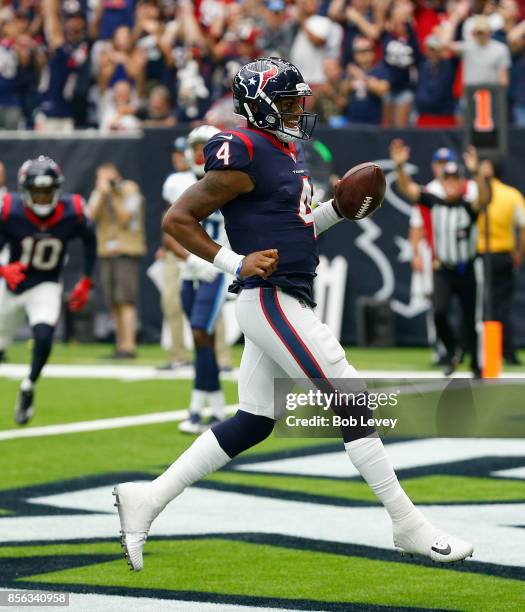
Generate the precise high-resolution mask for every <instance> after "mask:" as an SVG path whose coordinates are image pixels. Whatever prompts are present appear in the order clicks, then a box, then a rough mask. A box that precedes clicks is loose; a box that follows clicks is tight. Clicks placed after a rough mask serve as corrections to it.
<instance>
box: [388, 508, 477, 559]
mask: <svg viewBox="0 0 525 612" xmlns="http://www.w3.org/2000/svg"><path fill="white" fill-rule="evenodd" d="M406 523H407V522H406V521H403V522H401V523H393V528H394V546H395V547H396V550H398V551H399V552H400V553H401V554H409V555H421V556H423V557H427V558H429V559H431V560H432V561H436V562H437V563H453V562H454V561H462V560H463V559H466V558H467V557H472V553H473V552H474V546H473V545H472V544H471V543H470V542H465V541H464V540H460V539H459V538H456V537H454V536H451V535H449V534H448V533H445V532H444V531H440V530H438V529H436V528H435V527H434V526H433V525H432V524H431V523H429V522H428V521H427V520H425V519H424V518H423V517H421V520H420V521H417V522H416V524H414V521H410V523H411V524H410V525H408V524H406Z"/></svg>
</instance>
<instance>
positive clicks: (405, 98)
mask: <svg viewBox="0 0 525 612" xmlns="http://www.w3.org/2000/svg"><path fill="white" fill-rule="evenodd" d="M413 11H414V8H413V5H412V3H411V2H409V1H408V0H398V1H396V2H392V3H391V4H390V5H389V7H388V10H387V13H386V22H385V29H384V31H383V33H382V34H381V46H382V49H383V61H384V63H385V66H386V69H387V70H388V74H389V78H388V80H389V82H390V92H389V95H388V98H387V101H386V105H385V114H384V119H385V123H386V124H387V125H393V126H396V127H404V126H406V125H408V122H409V119H410V113H411V112H412V105H413V103H414V90H415V83H416V79H417V65H418V63H419V60H420V57H421V53H420V50H419V43H418V41H417V36H416V33H415V30H414V28H413V25H412V17H413Z"/></svg>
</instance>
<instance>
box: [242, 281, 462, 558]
mask: <svg viewBox="0 0 525 612" xmlns="http://www.w3.org/2000/svg"><path fill="white" fill-rule="evenodd" d="M237 318H238V321H239V325H240V327H241V329H242V331H243V332H244V335H245V337H247V338H249V339H250V340H251V341H252V342H253V343H254V344H256V345H257V346H258V347H259V348H260V349H262V351H263V352H264V353H265V354H266V355H267V356H269V357H270V358H271V359H272V360H273V361H274V362H275V363H276V364H278V365H279V366H280V367H281V368H282V370H283V371H285V372H286V374H287V375H288V376H289V377H291V378H298V379H303V380H304V379H310V380H312V379H321V380H322V381H328V380H330V379H340V380H341V381H343V380H344V381H345V382H343V383H342V384H343V385H348V388H346V387H345V388H339V387H338V389H337V390H339V391H347V392H348V390H352V391H353V392H355V391H356V387H357V386H358V381H359V376H358V374H357V372H356V370H355V369H354V368H353V367H352V366H351V365H350V364H349V363H348V361H347V359H346V356H345V352H344V349H343V347H342V346H341V345H340V343H339V341H338V340H337V338H336V337H335V336H334V334H333V333H332V332H331V330H330V329H329V328H328V327H327V326H326V325H325V324H323V323H322V322H321V321H320V319H319V318H318V317H317V315H316V314H315V313H314V312H313V310H312V309H310V308H309V307H307V306H305V305H304V304H302V303H301V302H300V301H299V300H297V299H296V298H294V297H291V296H289V295H287V294H285V293H283V292H281V291H280V290H273V289H252V290H244V291H243V292H242V294H241V295H240V296H239V299H238V301H237ZM325 384H327V385H330V383H329V382H326V383H325ZM275 416H276V417H277V418H278V417H279V415H278V414H276V415H275ZM342 433H343V438H344V442H345V449H346V452H347V454H348V456H349V458H350V460H351V461H352V463H353V464H354V466H355V467H356V468H357V470H358V471H359V472H360V474H361V476H362V477H363V478H364V479H365V481H366V482H367V483H368V485H369V486H370V488H371V489H372V490H373V491H374V493H375V494H376V495H377V497H378V498H379V499H380V501H381V502H382V503H383V505H384V507H385V508H386V510H387V512H388V513H389V515H390V518H391V519H392V524H393V530H394V544H395V545H396V547H397V548H398V549H400V550H404V551H406V552H408V553H417V554H421V555H425V556H427V557H430V558H431V559H433V560H435V561H441V562H450V561H456V560H458V559H463V558H465V557H467V556H469V555H471V554H472V550H473V548H472V545H471V544H470V543H468V542H463V541H461V540H459V539H458V538H454V537H452V536H449V535H447V534H445V533H443V532H442V531H440V530H438V529H436V528H435V527H433V526H432V525H431V524H430V523H428V521H427V520H426V519H425V518H424V516H423V515H422V513H421V512H420V511H419V510H418V509H417V508H415V507H414V505H413V504H412V502H411V501H410V499H409V498H408V496H407V495H406V493H405V492H404V490H403V489H402V487H401V485H400V484H399V481H398V479H397V476H396V474H395V472H394V468H393V466H392V463H391V461H390V459H389V458H388V456H387V454H386V452H385V449H384V446H383V444H382V442H381V440H380V439H379V437H378V436H377V434H376V433H375V432H373V431H371V430H369V429H367V428H366V427H364V428H363V427H357V428H346V429H344V430H343V431H342Z"/></svg>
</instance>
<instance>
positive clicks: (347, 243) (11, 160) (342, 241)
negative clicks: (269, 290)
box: [0, 127, 525, 346]
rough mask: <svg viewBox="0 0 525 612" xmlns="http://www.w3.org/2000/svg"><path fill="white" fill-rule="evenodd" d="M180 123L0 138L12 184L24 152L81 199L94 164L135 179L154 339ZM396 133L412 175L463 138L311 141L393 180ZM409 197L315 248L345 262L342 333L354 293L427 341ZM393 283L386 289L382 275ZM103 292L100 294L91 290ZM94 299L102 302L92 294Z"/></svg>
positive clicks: (510, 168) (524, 283)
mask: <svg viewBox="0 0 525 612" xmlns="http://www.w3.org/2000/svg"><path fill="white" fill-rule="evenodd" d="M187 131H188V130H187V129H186V128H183V127H177V128H173V129H170V130H164V129H160V130H147V131H145V133H144V134H143V136H137V137H129V136H122V137H119V136H112V137H110V138H104V137H99V136H98V135H97V134H96V133H95V134H93V133H88V134H74V135H71V136H69V135H63V136H62V135H61V136H60V137H53V138H51V137H47V138H46V137H42V136H40V135H27V134H25V135H24V136H23V137H19V138H12V139H11V138H7V137H5V135H6V132H4V137H3V138H1V139H0V160H2V161H3V162H4V163H5V165H6V168H7V179H8V187H9V189H12V190H13V189H16V172H17V169H18V167H19V166H20V164H21V163H22V162H23V161H24V160H25V159H27V158H30V157H36V156H37V155H40V154H44V155H49V156H51V157H53V158H54V159H55V160H56V161H57V162H58V163H59V164H60V165H61V167H62V169H63V171H64V174H65V177H66V183H65V190H67V191H75V192H78V193H81V194H82V195H83V196H84V197H85V198H86V199H87V198H88V197H89V194H90V192H91V190H92V188H93V185H94V178H95V171H96V168H97V166H98V165H99V164H101V163H103V162H105V161H112V162H113V163H115V164H116V165H117V166H118V168H119V169H120V171H121V173H122V175H123V176H124V177H125V178H130V179H133V180H135V181H137V182H138V183H139V185H140V186H141V189H142V192H143V194H144V196H145V198H146V213H147V214H146V233H147V242H148V255H147V257H146V258H145V260H144V265H143V271H142V280H141V303H140V320H141V330H142V333H141V336H142V338H143V339H144V340H151V341H156V340H158V338H159V333H160V325H161V312H160V305H159V295H158V293H157V291H156V289H155V288H154V287H153V285H152V283H151V281H150V280H149V279H148V278H147V277H146V275H145V270H146V268H147V266H149V265H150V264H151V262H152V261H153V259H154V255H155V251H156V250H157V248H158V246H159V244H160V220H161V217H162V213H163V209H164V204H163V202H162V198H161V187H162V183H163V181H164V179H165V178H166V176H167V175H168V174H169V173H170V171H171V162H170V144H171V142H172V141H173V139H174V138H175V137H176V136H179V135H181V134H186V133H187ZM394 137H401V138H403V139H404V140H405V141H406V142H407V143H408V144H409V146H410V148H411V163H412V164H413V167H412V172H413V173H414V176H415V178H416V180H417V181H418V182H421V183H425V182H426V181H428V180H429V179H430V178H431V171H430V159H431V156H432V153H433V151H434V150H435V149H436V148H438V147H440V146H449V147H452V148H455V149H457V150H460V148H461V146H462V142H463V133H462V131H461V130H420V129H407V130H378V129H376V128H366V127H363V128H353V129H341V130H331V129H326V128H325V129H322V128H320V129H318V130H317V131H316V139H317V140H320V141H321V142H323V143H324V144H325V145H327V147H328V148H329V149H330V151H331V152H332V162H331V163H332V165H333V170H334V172H336V173H338V174H340V175H342V174H344V172H346V170H348V168H350V167H351V166H353V165H355V164H358V163H361V162H363V161H376V162H378V163H380V164H381V165H382V166H383V168H384V169H385V172H386V173H387V178H390V179H391V178H393V175H392V174H391V173H390V170H391V166H389V161H388V145H389V143H390V141H391V140H392V138H394ZM524 168H525V130H523V129H522V130H520V129H513V130H511V131H510V133H509V154H508V157H507V158H506V159H505V160H504V175H503V180H504V181H505V182H508V183H510V184H512V185H514V186H516V187H517V188H519V189H520V190H521V191H522V192H523V193H525V170H524ZM407 211H408V209H407V205H406V203H404V202H403V201H402V200H401V199H400V198H399V197H398V196H397V195H396V193H395V190H394V191H393V190H392V189H389V190H388V191H387V197H386V199H385V202H384V204H383V206H382V207H381V209H380V210H379V211H378V212H377V213H376V214H375V215H374V216H373V217H372V218H371V221H372V223H365V224H363V223H359V224H356V223H345V224H340V225H338V226H337V227H335V228H334V229H333V230H331V231H330V233H329V235H325V236H321V237H320V250H321V253H323V254H325V255H326V256H327V257H328V258H329V259H331V258H333V257H334V256H335V255H339V254H342V255H344V257H345V258H346V259H347V261H348V278H347V283H346V294H345V295H346V300H345V306H344V314H343V326H342V334H341V335H342V341H343V342H344V343H353V342H355V340H356V316H355V311H356V300H357V298H358V297H360V296H373V295H382V296H386V297H387V299H390V300H393V304H394V306H395V308H394V310H395V311H396V312H397V314H396V315H395V316H396V334H397V341H398V344H401V345H410V344H413V345H419V344H425V342H426V340H425V326H424V317H423V316H422V315H421V314H415V313H416V312H417V308H415V309H414V308H412V305H411V300H410V291H409V288H410V277H411V272H410V262H409V261H408V249H407V243H406V238H407V232H408V214H407ZM70 253H71V254H70V257H69V261H68V264H67V270H66V274H65V286H66V289H67V288H69V287H70V286H71V285H72V284H73V282H74V281H75V279H76V278H77V277H78V274H79V268H80V265H81V250H80V245H78V244H75V245H73V248H72V249H71V250H70ZM392 278H393V284H392V286H391V288H389V279H392ZM517 280H518V290H517V292H516V299H515V305H514V314H515V336H516V338H517V341H518V343H519V344H520V345H522V346H523V345H525V317H523V316H518V314H519V313H522V314H523V313H525V272H524V270H523V268H522V270H521V273H520V274H519V277H518V279H517ZM98 297H99V298H100V295H99V296H98ZM98 302H99V305H100V307H103V306H102V303H101V300H100V299H99V300H98Z"/></svg>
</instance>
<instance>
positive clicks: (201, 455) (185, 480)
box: [151, 429, 231, 506]
mask: <svg viewBox="0 0 525 612" xmlns="http://www.w3.org/2000/svg"><path fill="white" fill-rule="evenodd" d="M230 460H231V459H230V457H228V455H227V454H226V453H225V452H224V451H223V450H222V448H221V447H220V445H219V443H218V442H217V438H216V437H215V435H214V434H213V432H212V431H211V430H210V429H208V431H205V432H204V433H203V434H202V435H200V436H199V437H198V438H197V439H196V440H195V442H194V443H193V444H192V445H191V446H190V447H189V448H188V450H186V451H185V452H184V453H182V455H181V456H180V457H179V458H178V459H177V460H176V461H175V462H174V463H172V464H171V465H170V467H169V468H168V469H167V470H166V471H165V472H163V473H162V474H161V475H160V476H159V477H158V478H156V479H155V480H154V481H153V482H152V483H151V491H152V494H153V497H154V498H155V500H156V501H157V502H158V504H159V505H163V506H165V505H166V504H167V503H168V502H170V501H171V500H172V499H173V498H175V497H177V495H180V494H181V493H182V492H183V491H184V489H185V488H186V487H188V486H189V485H191V484H193V483H194V482H197V481H198V480H201V479H202V478H204V476H207V475H208V474H211V473H212V472H215V471H216V470H218V469H220V468H221V467H222V466H223V465H226V464H227V463H228V462H229V461H230Z"/></svg>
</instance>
